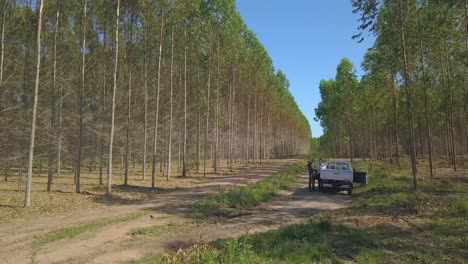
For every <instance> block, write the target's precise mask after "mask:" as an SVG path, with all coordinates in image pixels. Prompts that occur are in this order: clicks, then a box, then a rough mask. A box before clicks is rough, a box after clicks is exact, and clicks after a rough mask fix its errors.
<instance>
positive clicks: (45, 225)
mask: <svg viewBox="0 0 468 264" xmlns="http://www.w3.org/2000/svg"><path fill="white" fill-rule="evenodd" d="M292 162H293V161H292V160H284V161H281V162H275V163H269V164H264V165H262V166H258V167H256V168H250V169H247V170H243V171H241V172H240V173H238V174H235V175H230V176H226V177H216V178H213V179H207V180H206V181H202V182H200V184H198V185H197V186H196V187H193V188H187V189H184V188H181V189H177V190H173V191H164V190H159V191H158V192H159V193H160V195H157V198H154V199H148V200H145V201H139V202H133V203H123V204H121V203H119V201H116V203H115V205H112V206H108V207H106V208H104V209H98V210H87V211H83V212H75V213H73V214H69V215H66V216H61V217H53V218H52V217H44V218H40V219H35V220H34V221H28V222H20V223H15V224H7V225H3V226H0V260H1V262H2V263H30V262H31V261H38V262H39V263H64V262H67V263H115V262H125V261H129V260H131V259H139V258H143V257H145V256H148V255H153V254H156V253H160V252H164V251H167V250H177V249H179V248H184V247H187V246H190V245H193V244H195V243H200V242H209V241H212V240H216V239H219V238H228V237H237V236H240V235H243V234H245V233H247V232H250V233H253V232H262V231H267V230H271V229H277V228H279V227H280V226H281V225H286V224H290V223H295V222H298V221H300V220H302V219H304V217H308V216H311V215H313V214H316V213H318V212H321V211H324V210H333V209H338V208H342V207H345V206H347V205H348V204H349V203H350V202H351V200H350V198H349V197H348V196H346V195H341V194H323V193H309V192H308V190H307V188H306V186H307V184H306V183H307V177H306V176H305V175H304V177H303V178H301V180H300V181H299V182H298V183H297V186H296V187H295V188H292V189H291V190H289V191H284V192H282V193H281V194H280V195H278V196H276V197H274V199H273V200H272V201H271V202H268V203H264V204H260V205H259V206H257V207H255V208H252V209H249V210H246V211H244V212H242V213H241V214H239V215H236V216H233V217H230V218H223V219H222V220H221V219H218V220H212V219H211V220H204V221H201V220H193V219H190V218H187V217H185V216H184V213H185V212H186V211H187V210H188V205H190V204H191V203H193V202H194V201H195V200H198V199H200V198H202V197H203V196H205V195H207V194H208V193H210V192H214V191H218V190H220V189H221V188H228V187H230V186H233V185H240V184H247V183H250V182H254V181H257V180H259V179H261V178H264V177H268V176H271V175H272V174H273V173H274V172H276V171H278V170H280V169H282V168H285V167H287V166H288V165H289V164H291V163H292ZM135 188H137V187H135ZM142 211H146V212H149V213H148V214H147V215H145V216H142V217H139V218H137V219H135V220H131V221H126V222H122V223H117V224H112V225H109V226H106V227H103V228H100V229H98V230H97V231H95V232H88V233H85V234H82V235H80V236H77V237H75V238H72V239H65V240H60V241H57V242H53V243H50V244H47V245H45V246H43V247H40V248H36V249H33V242H34V239H35V237H37V236H41V235H43V234H46V233H48V232H50V231H51V230H56V229H58V228H64V227H71V226H78V225H82V224H86V223H90V222H94V221H100V220H103V219H112V218H115V217H119V216H123V215H128V214H131V213H137V212H142ZM145 227H146V228H150V230H152V231H151V232H152V233H151V234H150V235H149V234H136V233H135V232H134V231H135V230H136V229H138V228H145Z"/></svg>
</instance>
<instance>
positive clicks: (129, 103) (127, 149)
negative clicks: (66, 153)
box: [124, 14, 133, 185]
mask: <svg viewBox="0 0 468 264" xmlns="http://www.w3.org/2000/svg"><path fill="white" fill-rule="evenodd" d="M129 26H130V36H129V40H128V43H127V44H128V46H127V48H128V51H127V57H128V58H127V60H128V95H127V99H128V100H127V124H126V126H125V175H124V185H128V162H129V158H130V157H129V156H130V122H131V111H132V63H133V57H132V56H133V46H132V45H133V14H131V15H130V25H129Z"/></svg>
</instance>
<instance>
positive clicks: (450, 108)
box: [445, 39, 457, 171]
mask: <svg viewBox="0 0 468 264" xmlns="http://www.w3.org/2000/svg"><path fill="white" fill-rule="evenodd" d="M445 56H446V57H445V58H446V61H447V96H448V114H449V129H450V130H449V133H450V138H451V141H450V144H451V146H450V147H451V151H452V159H453V169H454V170H455V171H456V170H457V150H456V145H455V126H454V118H453V99H452V89H451V82H450V81H451V78H450V74H451V71H450V58H449V50H448V40H447V39H446V40H445Z"/></svg>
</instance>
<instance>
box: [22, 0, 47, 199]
mask: <svg viewBox="0 0 468 264" xmlns="http://www.w3.org/2000/svg"><path fill="white" fill-rule="evenodd" d="M44 2H45V0H42V1H41V3H40V4H39V18H38V21H37V52H36V58H37V61H36V80H35V85H34V103H33V108H32V120H31V138H30V145H29V163H28V178H27V183H26V196H25V201H24V206H25V207H29V206H30V205H31V183H32V172H33V171H32V170H33V162H34V140H35V135H36V118H37V101H38V97H39V82H40V79H39V78H40V70H41V44H42V42H41V34H42V15H43V10H44Z"/></svg>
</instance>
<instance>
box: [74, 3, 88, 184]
mask: <svg viewBox="0 0 468 264" xmlns="http://www.w3.org/2000/svg"><path fill="white" fill-rule="evenodd" d="M83 1H84V9H83V42H82V47H81V53H82V57H81V63H82V64H81V86H80V132H79V144H78V156H77V164H76V189H75V191H76V193H80V192H81V190H80V187H81V182H80V181H81V159H82V155H83V118H84V117H83V115H84V114H83V108H84V98H83V97H84V89H85V70H86V14H87V8H88V0H83Z"/></svg>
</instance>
